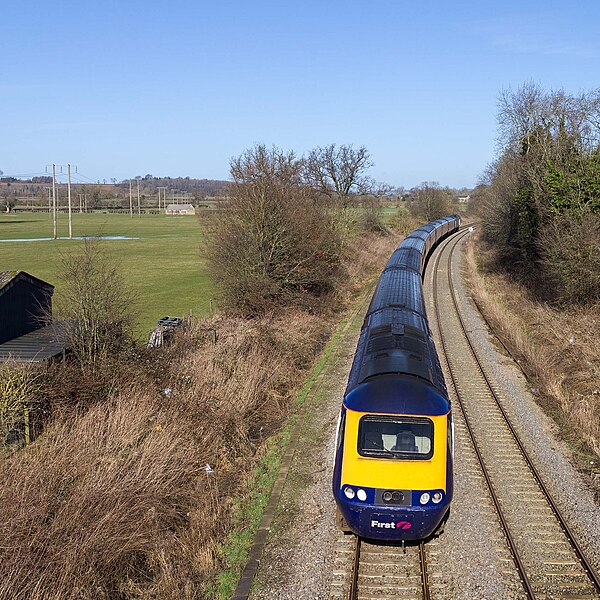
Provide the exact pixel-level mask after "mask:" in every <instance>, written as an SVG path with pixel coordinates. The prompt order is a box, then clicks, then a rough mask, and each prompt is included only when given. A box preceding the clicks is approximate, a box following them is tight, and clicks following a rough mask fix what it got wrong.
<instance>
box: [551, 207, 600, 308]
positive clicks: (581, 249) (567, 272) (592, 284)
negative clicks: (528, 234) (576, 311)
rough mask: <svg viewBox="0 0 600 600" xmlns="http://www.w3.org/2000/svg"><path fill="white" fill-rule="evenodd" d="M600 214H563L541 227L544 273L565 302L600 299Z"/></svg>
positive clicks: (556, 296)
mask: <svg viewBox="0 0 600 600" xmlns="http://www.w3.org/2000/svg"><path fill="white" fill-rule="evenodd" d="M599 248H600V215H597V214H593V213H590V212H586V213H584V214H583V215H581V216H580V217H575V216H573V215H560V216H557V217H555V218H554V219H553V220H552V221H550V222H548V223H547V224H546V225H545V226H544V227H543V228H542V230H541V233H540V239H539V249H540V254H541V264H542V268H543V272H544V273H545V276H546V278H547V280H548V283H549V284H550V286H549V287H550V288H551V289H552V290H553V293H554V295H555V298H556V300H558V301H559V302H561V303H569V302H588V301H593V300H596V299H598V298H600V251H599Z"/></svg>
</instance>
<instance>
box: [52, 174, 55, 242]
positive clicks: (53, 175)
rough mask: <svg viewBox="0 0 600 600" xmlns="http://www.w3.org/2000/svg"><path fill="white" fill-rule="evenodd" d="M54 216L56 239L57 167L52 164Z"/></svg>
mask: <svg viewBox="0 0 600 600" xmlns="http://www.w3.org/2000/svg"><path fill="white" fill-rule="evenodd" d="M52 214H53V235H52V237H53V238H54V239H56V165H55V164H54V163H52Z"/></svg>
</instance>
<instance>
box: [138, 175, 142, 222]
mask: <svg viewBox="0 0 600 600" xmlns="http://www.w3.org/2000/svg"><path fill="white" fill-rule="evenodd" d="M137 201H138V217H141V216H142V209H141V206H140V180H139V179H138V180H137Z"/></svg>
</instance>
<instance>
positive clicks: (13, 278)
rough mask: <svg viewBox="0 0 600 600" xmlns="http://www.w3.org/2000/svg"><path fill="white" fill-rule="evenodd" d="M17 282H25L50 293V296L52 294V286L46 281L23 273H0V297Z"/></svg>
mask: <svg viewBox="0 0 600 600" xmlns="http://www.w3.org/2000/svg"><path fill="white" fill-rule="evenodd" d="M18 281H26V282H27V283H30V284H31V285H35V286H37V287H39V288H42V289H44V290H46V291H47V292H50V294H52V293H54V286H53V285H51V284H50V283H47V282H46V281H42V280H41V279H38V278H37V277H34V276H33V275H30V274H29V273H26V272H25V271H0V296H1V295H2V294H3V293H4V292H6V291H7V290H9V289H10V288H11V287H12V286H13V285H14V284H15V283H17V282H18Z"/></svg>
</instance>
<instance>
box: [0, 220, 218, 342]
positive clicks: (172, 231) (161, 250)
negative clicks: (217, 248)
mask: <svg viewBox="0 0 600 600" xmlns="http://www.w3.org/2000/svg"><path fill="white" fill-rule="evenodd" d="M58 235H59V236H67V235H68V225H67V215H66V214H63V213H61V214H60V215H59V223H58ZM73 235H74V236H127V237H132V238H139V239H131V240H111V241H101V242H99V243H100V244H102V246H103V248H106V250H107V251H108V253H109V255H110V256H113V257H115V259H116V260H117V261H118V263H119V265H120V267H121V268H122V270H123V272H124V275H125V277H126V280H127V282H128V284H129V285H130V286H131V288H132V289H133V290H134V292H135V296H136V306H135V312H136V314H137V319H136V321H137V322H136V330H137V333H138V334H139V335H140V336H142V335H143V336H144V337H146V335H147V334H148V335H149V332H150V331H151V330H152V328H153V326H154V324H155V322H156V320H157V319H159V318H160V317H163V316H165V315H169V316H184V315H187V314H189V313H190V312H192V313H193V314H194V315H203V314H207V313H208V310H209V305H210V299H211V298H212V297H213V296H214V291H213V287H212V284H211V281H210V279H209V278H208V276H207V274H206V271H205V268H204V262H203V260H202V258H201V257H200V256H199V253H198V249H199V245H200V240H201V236H202V231H201V228H200V225H199V224H198V220H197V218H196V217H194V216H169V217H168V216H166V215H141V216H137V215H134V216H133V218H132V217H130V216H129V215H116V214H106V213H90V214H79V213H76V214H73ZM47 237H52V220H51V219H50V218H49V217H48V214H45V213H36V214H32V213H16V214H2V215H0V240H5V239H10V240H13V239H19V238H21V239H22V238H47ZM82 244H83V242H82V241H78V240H68V239H66V240H47V241H35V242H0V271H5V270H7V271H12V270H22V271H27V272H28V273H31V274H32V275H35V276H36V277H39V278H40V279H43V280H45V281H48V282H49V283H52V284H54V285H57V283H58V281H57V273H58V272H59V269H60V260H61V256H62V255H64V254H65V253H69V252H72V251H74V250H77V249H78V248H80V247H81V245H82ZM57 291H58V290H57Z"/></svg>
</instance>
